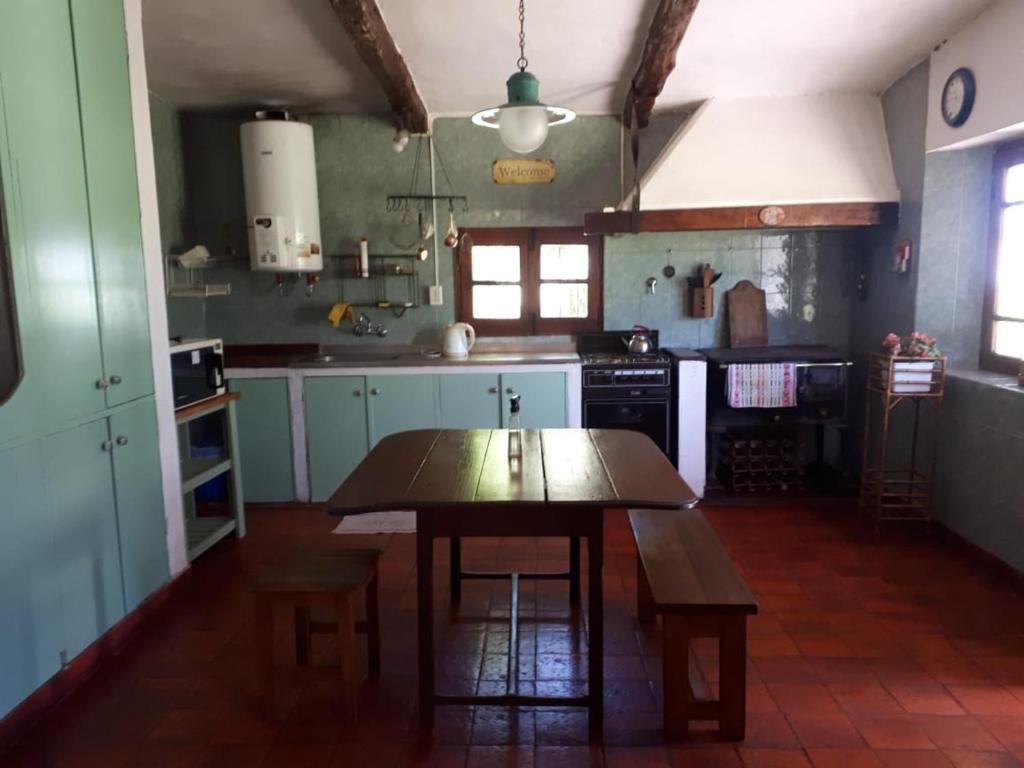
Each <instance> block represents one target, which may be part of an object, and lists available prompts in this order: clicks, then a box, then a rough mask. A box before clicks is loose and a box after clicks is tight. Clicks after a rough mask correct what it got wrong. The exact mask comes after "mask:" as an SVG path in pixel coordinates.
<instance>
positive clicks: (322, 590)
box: [253, 549, 380, 720]
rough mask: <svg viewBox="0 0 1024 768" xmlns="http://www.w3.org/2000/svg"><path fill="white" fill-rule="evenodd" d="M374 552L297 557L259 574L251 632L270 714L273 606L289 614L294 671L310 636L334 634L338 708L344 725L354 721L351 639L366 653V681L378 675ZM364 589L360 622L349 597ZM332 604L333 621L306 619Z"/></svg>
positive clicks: (304, 659) (306, 650)
mask: <svg viewBox="0 0 1024 768" xmlns="http://www.w3.org/2000/svg"><path fill="white" fill-rule="evenodd" d="M379 558H380V551H379V550H376V549H346V550H340V551H338V552H330V553H326V552H317V553H315V554H310V555H307V556H303V557H297V558H295V559H294V560H291V561H289V562H288V563H287V564H286V565H282V566H272V567H268V568H266V569H264V570H263V571H261V573H260V574H259V577H258V579H257V581H256V584H255V585H254V586H253V593H254V596H255V602H256V631H257V633H259V641H260V653H261V657H262V665H263V672H264V675H265V678H266V686H267V688H266V689H267V706H268V709H269V712H270V713H271V715H273V714H275V712H276V698H277V690H276V689H277V678H276V675H275V674H274V608H275V607H276V606H277V605H279V604H285V605H290V606H293V607H294V609H295V660H296V662H297V663H298V665H299V666H305V665H307V664H308V663H309V644H310V636H311V635H315V634H335V635H336V636H337V638H338V665H339V668H340V676H341V690H342V706H343V714H344V717H345V718H346V719H350V720H354V719H355V717H356V700H357V686H358V682H357V680H356V678H355V673H354V670H353V658H354V656H355V633H356V632H360V633H363V634H365V635H366V650H367V660H368V666H369V672H370V676H371V677H376V676H377V675H378V674H379V673H380V622H379V611H378V601H377V560H378V559H379ZM364 586H365V587H366V621H355V620H354V619H353V616H352V605H351V599H350V598H351V596H352V594H353V593H354V592H356V591H357V590H359V589H360V588H362V587H364ZM325 596H326V597H329V598H333V601H334V606H335V613H336V616H335V621H334V622H321V621H312V620H311V619H310V607H311V605H312V604H313V603H315V602H323V599H324V597H325Z"/></svg>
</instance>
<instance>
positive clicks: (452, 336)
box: [444, 323, 476, 358]
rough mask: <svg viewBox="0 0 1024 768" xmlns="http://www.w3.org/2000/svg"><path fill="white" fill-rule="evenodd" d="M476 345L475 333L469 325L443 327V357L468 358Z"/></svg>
mask: <svg viewBox="0 0 1024 768" xmlns="http://www.w3.org/2000/svg"><path fill="white" fill-rule="evenodd" d="M474 344H476V331H474V330H473V326H472V325H470V324H469V323H452V324H451V325H446V326H445V327H444V356H445V357H463V358H464V357H469V350H471V349H472V348H473V345H474Z"/></svg>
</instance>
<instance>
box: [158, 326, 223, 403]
mask: <svg viewBox="0 0 1024 768" xmlns="http://www.w3.org/2000/svg"><path fill="white" fill-rule="evenodd" d="M171 384H172V386H173V389H174V409H175V410H178V409H179V408H185V407H187V406H189V405H195V404H196V403H201V402H203V401H204V400H209V399H211V398H214V397H217V396H218V395H223V394H224V393H225V392H227V386H226V385H225V383H224V344H223V342H221V340H220V339H186V340H185V341H182V342H180V343H177V344H172V345H171Z"/></svg>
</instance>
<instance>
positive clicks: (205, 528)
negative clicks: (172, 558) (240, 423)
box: [175, 392, 245, 562]
mask: <svg viewBox="0 0 1024 768" xmlns="http://www.w3.org/2000/svg"><path fill="white" fill-rule="evenodd" d="M238 398H239V395H238V393H236V392H228V393H227V394H224V395H220V396H219V397H215V398H213V399H211V400H207V401H205V402H202V403H197V404H196V405H192V406H188V407H186V408H182V409H181V410H179V411H177V412H176V413H175V421H176V422H177V423H178V428H179V437H181V436H182V435H183V437H184V439H180V440H179V442H180V446H181V449H180V450H181V451H182V452H183V453H184V455H183V456H182V459H181V492H182V494H183V495H184V496H185V535H186V541H187V545H188V559H189V561H190V562H191V561H192V560H195V559H196V558H197V557H199V556H200V555H201V554H203V552H205V551H206V550H208V549H209V548H210V547H212V546H213V545H214V544H216V543H217V542H218V541H220V540H221V539H223V538H224V537H225V536H227V535H228V534H230V533H232V532H233V533H234V534H235V536H237V537H238V538H242V537H243V536H245V505H244V502H243V499H244V496H243V494H242V471H241V466H240V464H239V456H238V427H237V422H236V419H235V401H236V400H238ZM214 413H221V414H223V419H224V423H223V432H224V439H225V443H226V445H225V449H226V453H225V454H224V455H221V456H191V455H190V453H191V441H190V439H189V434H190V431H189V424H190V423H191V422H193V421H195V420H197V419H200V418H203V417H205V416H209V415H211V414H214ZM222 475H228V476H229V478H230V482H229V483H228V489H229V490H228V496H229V507H230V512H231V514H230V515H215V516H214V515H202V516H200V515H197V514H196V504H195V498H194V496H193V494H194V492H195V490H196V488H198V487H199V486H201V485H203V484H204V483H207V482H209V481H210V480H213V479H214V478H217V477H220V476H222Z"/></svg>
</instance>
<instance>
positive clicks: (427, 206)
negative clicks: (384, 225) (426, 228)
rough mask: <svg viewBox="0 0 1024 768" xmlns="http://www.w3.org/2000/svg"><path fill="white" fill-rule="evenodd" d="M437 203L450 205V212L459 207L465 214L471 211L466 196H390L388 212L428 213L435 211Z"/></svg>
mask: <svg viewBox="0 0 1024 768" xmlns="http://www.w3.org/2000/svg"><path fill="white" fill-rule="evenodd" d="M435 202H443V203H447V204H448V210H450V211H451V210H455V207H456V205H458V206H459V207H460V208H461V210H462V211H463V213H465V212H466V211H468V210H469V201H468V200H467V198H466V196H465V195H388V201H387V207H386V210H387V212H388V213H404V212H406V211H409V210H415V211H416V212H417V213H426V212H427V211H431V210H433V206H434V203H435Z"/></svg>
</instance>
